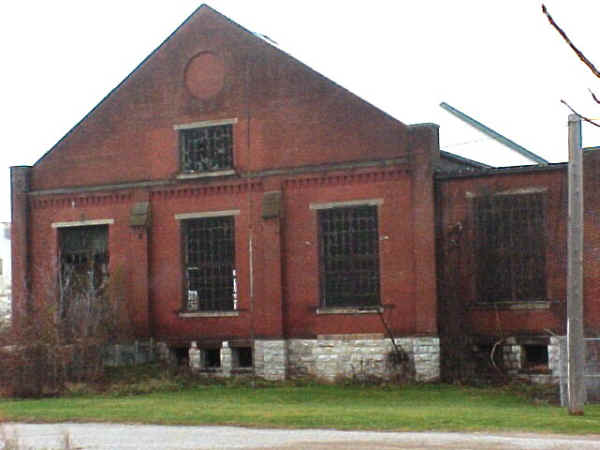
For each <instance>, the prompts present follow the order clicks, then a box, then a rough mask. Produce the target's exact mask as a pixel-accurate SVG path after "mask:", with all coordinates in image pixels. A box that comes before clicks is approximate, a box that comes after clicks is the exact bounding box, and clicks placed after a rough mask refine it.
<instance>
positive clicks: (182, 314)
mask: <svg viewBox="0 0 600 450" xmlns="http://www.w3.org/2000/svg"><path fill="white" fill-rule="evenodd" d="M239 315H240V312H239V311H194V312H180V313H179V317H181V318H182V319H194V318H197V317H237V316H239Z"/></svg>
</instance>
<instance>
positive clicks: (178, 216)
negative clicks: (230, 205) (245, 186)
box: [175, 209, 240, 220]
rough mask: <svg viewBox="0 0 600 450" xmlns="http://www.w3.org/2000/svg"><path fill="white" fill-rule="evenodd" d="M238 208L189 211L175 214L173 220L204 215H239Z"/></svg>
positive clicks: (203, 216)
mask: <svg viewBox="0 0 600 450" xmlns="http://www.w3.org/2000/svg"><path fill="white" fill-rule="evenodd" d="M239 215H240V210H239V209H228V210H224V211H202V212H189V213H180V214H175V220H187V219H204V218H206V217H227V216H239Z"/></svg>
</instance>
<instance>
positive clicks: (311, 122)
mask: <svg viewBox="0 0 600 450" xmlns="http://www.w3.org/2000/svg"><path fill="white" fill-rule="evenodd" d="M204 54H214V55H216V56H217V57H218V58H222V60H223V61H224V62H223V67H224V69H223V70H225V71H226V73H225V74H224V75H223V76H224V81H223V83H222V84H223V86H220V87H221V88H222V89H221V90H220V91H218V92H217V93H210V92H209V94H211V95H212V97H210V95H209V97H210V98H201V99H200V100H198V99H197V98H192V97H194V95H191V96H190V95H189V94H190V92H189V91H190V90H189V89H187V90H186V89H185V86H184V84H185V83H186V82H187V81H186V80H184V78H185V76H186V75H185V73H186V70H187V67H188V66H190V61H192V60H193V58H194V57H196V56H197V55H204ZM208 78H210V76H209V77H208ZM188 88H189V86H188ZM192 94H193V92H192ZM213 94H214V95H213ZM200 96H202V92H200ZM231 117H236V118H238V120H239V123H240V126H239V128H240V129H242V128H244V127H246V128H248V129H249V128H250V127H252V130H251V131H252V132H251V133H250V132H249V131H248V132H244V133H241V132H238V134H239V136H238V138H239V139H238V142H240V143H241V141H240V139H245V135H248V136H251V137H250V141H247V142H244V143H243V145H240V148H247V149H250V148H252V149H254V150H253V153H254V156H253V160H252V161H250V159H249V156H248V157H246V156H244V155H241V154H240V156H239V160H238V164H239V166H240V167H243V168H244V169H245V170H253V169H260V168H274V167H289V166H295V165H306V164H319V163H323V162H326V161H335V160H341V161H343V160H366V159H377V158H388V157H390V158H391V157H396V156H398V155H399V154H403V153H405V147H406V139H405V134H406V126H405V125H403V124H402V123H401V122H398V121H397V120H396V119H393V118H391V117H390V116H388V115H387V114H385V113H383V112H382V111H380V110H379V109H377V108H375V107H373V106H372V105H370V104H368V103H367V102H365V101H364V100H362V99H360V98H358V97H357V96H356V95H354V94H352V93H350V92H349V91H347V90H346V89H344V88H342V87H340V86H339V85H337V84H335V83H334V82H332V81H331V80H329V79H327V78H326V77H324V76H323V75H321V74H319V73H317V72H315V71H314V70H312V69H311V68H309V67H308V66H306V65H305V64H303V63H301V62H299V61H298V60H296V59H295V58H293V57H291V56H290V55H288V54H287V53H285V52H283V51H282V50H280V49H279V48H277V47H275V46H273V45H272V44H270V43H268V42H267V41H265V40H264V39H262V38H261V37H258V36H257V35H255V34H254V33H252V32H250V31H249V30H247V29H245V28H244V27H242V26H240V25H239V24H237V23H236V22H234V21H232V20H231V19H229V18H227V17H226V16H224V15H222V14H221V13H219V12H218V11H216V10H214V9H213V8H211V7H210V6H208V5H206V4H203V5H201V6H200V7H199V8H197V9H196V10H195V11H194V12H193V13H192V14H191V15H190V16H189V17H188V18H187V19H186V20H185V21H184V22H183V23H182V24H181V25H180V26H179V27H178V28H177V29H176V30H175V31H174V32H173V33H171V35H169V37H167V39H165V40H164V41H163V42H162V43H161V44H160V45H159V46H158V47H157V48H156V49H155V50H154V51H153V52H152V53H150V55H148V56H147V57H146V58H145V59H144V60H143V61H142V62H141V63H140V64H139V65H138V66H137V67H136V68H135V69H134V70H133V71H132V72H131V73H130V74H129V75H128V76H127V77H126V78H125V79H124V80H123V81H122V82H121V83H119V85H118V86H117V87H115V88H114V89H113V90H112V91H111V92H110V93H109V94H108V95H107V96H106V97H104V99H102V100H101V101H100V103H98V104H97V105H96V106H95V107H94V108H93V109H92V110H91V111H90V112H89V113H88V114H87V115H86V116H85V117H84V118H83V119H82V120H81V121H80V122H79V123H77V124H76V125H75V126H74V127H73V128H72V129H71V130H70V131H69V132H68V133H67V134H66V135H65V136H64V137H63V138H61V140H60V141H59V142H57V144H55V145H54V146H53V147H52V148H51V149H50V150H49V151H48V152H46V154H44V155H43V156H42V157H41V158H40V159H39V160H38V161H37V162H36V163H35V165H34V174H33V188H34V189H48V188H54V187H58V186H59V185H58V184H57V183H58V181H57V180H61V179H62V182H61V185H62V186H65V185H66V186H81V185H83V184H90V183H91V184H96V185H102V184H111V183H115V182H117V183H120V182H127V181H133V180H135V181H141V180H152V179H164V178H169V177H172V176H173V174H174V173H176V172H177V170H178V167H177V161H176V160H177V157H176V156H177V155H176V153H177V135H176V133H175V132H174V131H173V126H174V125H177V124H181V123H190V122H201V121H205V120H212V119H222V118H231ZM291 131H293V133H291ZM252 139H254V141H253V140H252ZM258 143H260V146H261V147H262V150H257V146H258ZM58 150H60V151H59V154H60V156H57V155H56V152H57V151H58ZM63 152H64V156H63V155H62V153H63ZM90 161H96V162H97V163H98V164H97V165H96V164H91V165H90V164H89V162H90ZM103 161H104V162H103ZM120 161H135V164H129V163H127V164H125V165H124V167H123V168H122V169H120V170H114V168H115V164H119V162H120ZM157 161H159V163H158V164H157ZM87 166H89V167H87ZM77 169H82V170H77ZM107 171H108V172H109V173H105V172H107ZM109 175H110V176H109Z"/></svg>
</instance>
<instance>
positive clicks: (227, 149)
mask: <svg viewBox="0 0 600 450" xmlns="http://www.w3.org/2000/svg"><path fill="white" fill-rule="evenodd" d="M180 145H181V168H182V170H183V171H184V172H211V171H215V170H224V169H231V168H232V167H233V128H232V126H231V125H219V126H214V127H204V128H193V129H190V130H181V131H180Z"/></svg>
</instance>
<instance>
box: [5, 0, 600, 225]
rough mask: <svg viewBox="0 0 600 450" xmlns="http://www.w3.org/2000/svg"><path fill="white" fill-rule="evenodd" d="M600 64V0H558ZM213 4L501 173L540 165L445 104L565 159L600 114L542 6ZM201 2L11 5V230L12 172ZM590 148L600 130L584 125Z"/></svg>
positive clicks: (564, 19)
mask: <svg viewBox="0 0 600 450" xmlns="http://www.w3.org/2000/svg"><path fill="white" fill-rule="evenodd" d="M545 3H546V6H547V7H548V8H549V10H550V12H551V13H552V15H553V16H554V18H555V19H556V20H557V21H558V22H559V23H560V24H561V25H562V26H563V28H564V29H565V30H566V31H567V32H568V34H569V35H570V37H571V38H572V39H573V41H574V42H575V43H576V44H577V45H578V46H579V47H580V49H581V50H583V51H584V53H586V55H587V56H588V57H589V58H590V59H592V60H593V61H595V62H596V64H598V65H600V47H599V46H598V36H597V21H598V17H600V2H598V1H596V0H589V1H585V0H569V1H564V0H546V2H545ZM208 4H209V5H210V6H212V7H213V8H215V9H217V10H218V11H220V12H221V13H223V14H225V15H226V16H228V17H229V18H231V19H232V20H234V21H236V22H238V23H239V24H240V25H242V26H244V27H246V28H248V29H249V30H251V31H255V32H259V33H262V34H265V35H268V36H269V37H271V38H272V39H273V40H275V41H277V42H278V43H279V45H280V47H281V48H282V49H283V50H285V51H287V52H289V53H291V54H292V55H294V56H295V57H296V58H298V59H300V60H301V61H303V62H304V63H306V64H308V65H309V66H311V67H312V68H314V69H315V70H317V71H319V72H321V73H323V74H324V75H325V76H327V77H329V78H330V79H332V80H334V81H335V82H337V83H338V84H340V85H342V86H344V87H345V88H347V89H349V90H351V91H353V92H354V93H356V94H357V95H359V96H360V97H362V98H363V99H365V100H367V101H369V102H371V103H372V104H374V105H375V106H377V107H379V108H380V109H382V110H384V111H386V112H387V113H389V114H391V115H392V116H394V117H396V118H397V119H399V120H401V121H402V122H404V123H407V124H411V123H420V122H435V123H437V124H439V125H440V126H441V128H440V141H441V147H442V149H445V150H448V151H451V152H454V153H457V154H460V155H463V156H466V157H469V158H473V159H478V160H481V161H484V162H487V163H490V164H494V165H512V164H525V163H527V161H526V160H524V159H521V158H520V157H517V156H515V155H514V153H513V152H511V151H510V150H508V149H506V148H505V147H502V146H500V145H498V144H495V143H494V142H493V141H491V140H490V139H489V138H487V137H486V136H484V135H483V134H481V133H479V132H477V131H475V130H473V129H471V128H470V127H468V126H467V125H465V124H463V123H462V122H460V121H459V120H458V119H456V118H455V117H454V116H451V115H450V114H449V113H447V112H445V111H444V110H442V109H441V108H440V107H439V106H438V105H439V103H440V102H442V101H445V102H447V103H449V104H450V105H452V106H454V107H455V108H458V109H459V110H461V111H463V112H465V113H467V114H469V115H471V116H472V117H474V118H476V119H478V120H479V121H481V122H483V123H484V124H486V125H488V126H489V127H491V128H493V129H495V130H496V131H498V132H499V133H501V134H503V135H505V136H506V137H508V138H510V139H512V140H514V141H516V142H517V143H519V144H520V145H522V146H524V147H526V148H528V149H529V150H531V151H533V152H535V153H538V154H540V155H542V156H543V157H545V158H546V159H549V160H551V161H564V160H566V158H567V128H566V123H567V116H568V110H567V109H566V108H565V107H564V106H563V105H561V104H560V99H562V98H564V99H565V100H568V101H569V102H570V103H571V104H572V106H573V107H574V108H575V109H577V110H579V111H580V112H581V113H583V114H587V115H589V116H590V117H600V106H599V105H595V104H594V103H593V101H592V99H591V97H590V96H589V94H588V92H587V89H588V88H592V89H596V90H597V92H598V93H599V94H600V80H598V79H596V78H595V77H594V76H593V75H592V74H591V73H590V72H589V70H588V69H587V68H586V67H584V66H583V64H581V63H580V62H579V61H578V59H577V58H576V56H575V55H574V54H573V53H572V52H571V50H570V49H569V48H568V47H567V45H566V44H565V43H564V42H563V41H562V40H561V39H560V37H559V36H558V34H557V33H556V32H555V31H554V30H553V29H552V28H551V27H550V25H549V24H548V22H547V20H546V19H545V17H544V16H543V15H542V13H541V7H540V5H541V1H538V0H504V1H501V2H500V1H491V0H489V1H488V0H472V1H466V0H452V1H447V0H438V1H434V0H419V1H404V0H395V1H384V0H371V1H368V2H367V1H360V2H359V1H352V0H346V1H336V0H319V1H313V0H304V1H284V0H278V1H273V0H253V1H247V0H212V1H210V2H208ZM198 6H200V2H199V1H195V0H172V1H164V0H160V1H159V0H119V1H115V0H103V1H102V2H98V1H91V0H77V1H75V0H73V1H70V0H54V1H51V2H49V1H45V0H44V1H41V0H40V1H28V2H16V1H11V2H8V1H7V2H3V3H2V6H0V42H1V44H0V45H1V46H2V47H1V50H2V53H1V54H2V60H3V64H2V67H3V70H2V71H0V89H2V96H1V99H0V102H1V103H0V123H1V124H2V152H1V153H0V166H1V167H4V169H3V170H2V171H0V221H6V220H10V195H9V171H8V167H9V166H11V165H31V164H33V163H34V162H35V161H36V160H37V159H38V158H40V157H41V156H42V155H43V154H44V153H45V152H46V151H47V150H48V149H49V148H50V147H51V146H52V145H53V144H55V143H56V141H58V140H59V139H60V138H61V137H62V136H63V135H64V134H65V133H66V132H67V131H68V130H69V129H70V128H71V127H72V126H73V125H75V123H77V122H78V121H79V120H80V119H81V118H82V117H83V116H84V115H85V114H86V113H87V112H88V111H89V110H90V109H92V108H93V107H94V106H95V105H96V104H97V103H98V102H99V101H100V100H101V99H102V98H103V97H104V96H105V95H106V94H107V93H108V92H109V91H110V90H111V89H112V88H114V87H115V86H116V85H117V84H118V83H119V82H120V81H121V80H122V79H123V78H125V77H126V76H127V75H128V74H129V72H131V71H132V70H133V69H134V68H135V67H136V66H137V65H138V64H139V63H140V62H141V61H142V59H144V58H145V57H146V56H147V55H148V54H149V53H150V52H151V51H152V50H153V49H154V48H156V47H157V46H158V45H159V44H160V43H161V42H162V41H163V40H164V39H165V38H166V37H167V36H168V35H169V34H170V33H171V32H172V31H173V30H174V29H175V28H176V27H177V26H178V25H179V24H180V23H181V22H183V21H184V20H185V19H186V18H187V16H188V15H189V14H191V13H192V12H193V11H194V10H195V9H196V8H197V7H198ZM583 141H584V146H593V145H600V133H599V132H598V131H596V130H594V129H593V127H591V126H590V125H585V126H584V128H583Z"/></svg>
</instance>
